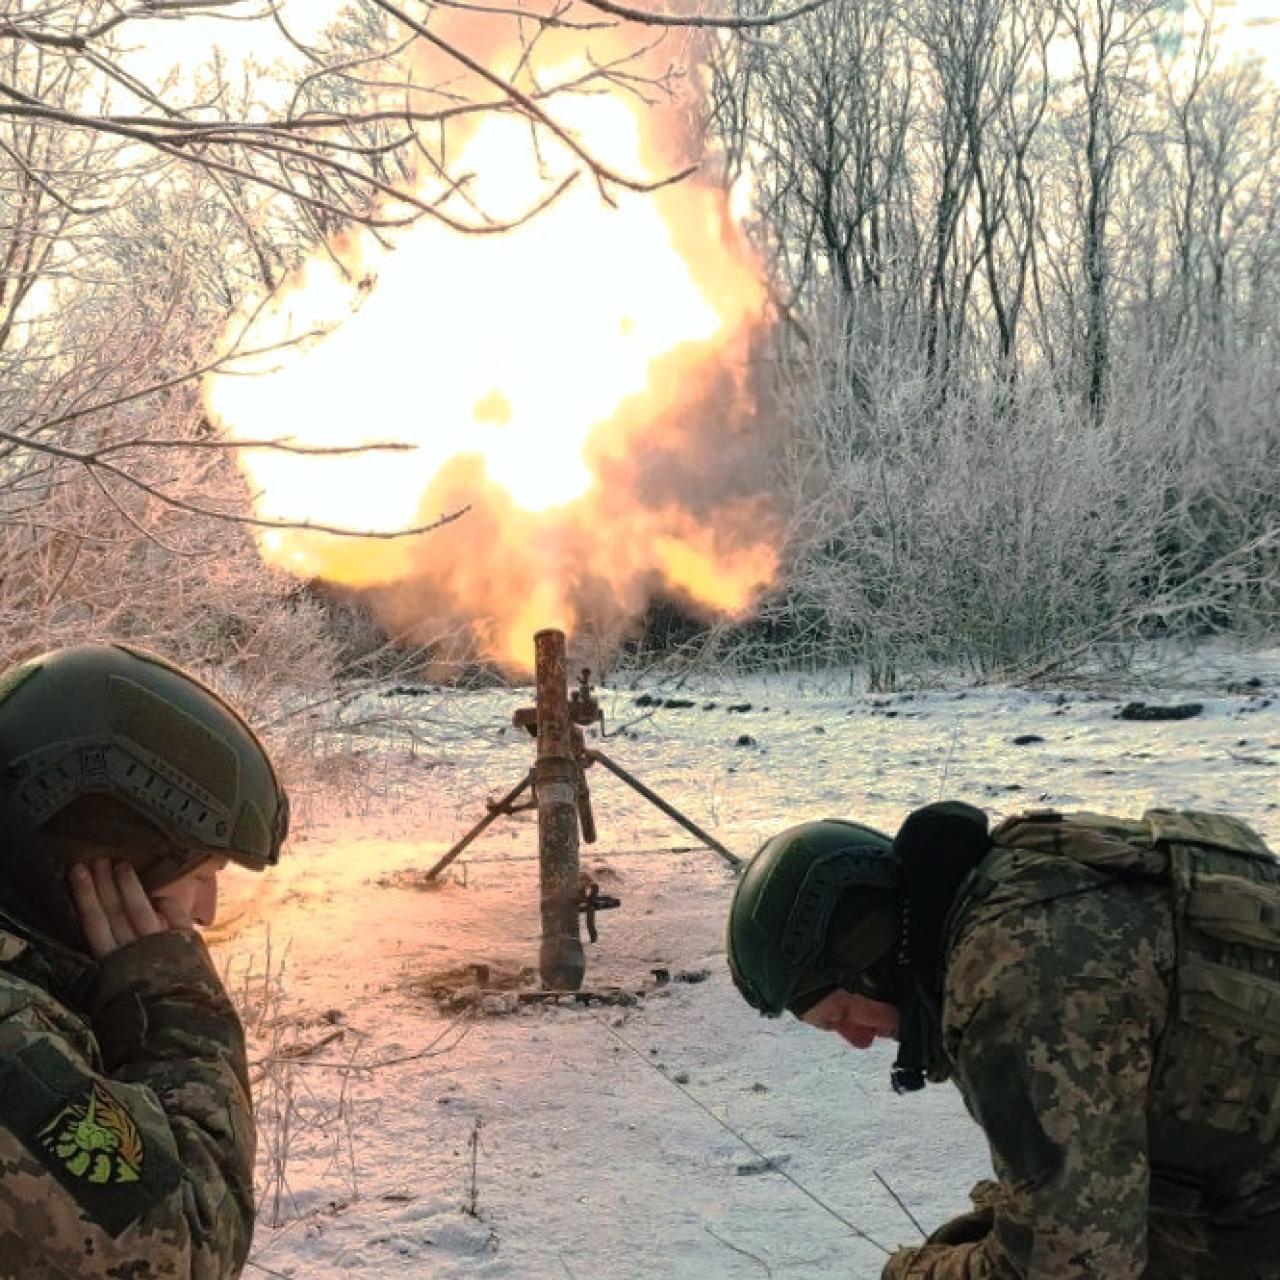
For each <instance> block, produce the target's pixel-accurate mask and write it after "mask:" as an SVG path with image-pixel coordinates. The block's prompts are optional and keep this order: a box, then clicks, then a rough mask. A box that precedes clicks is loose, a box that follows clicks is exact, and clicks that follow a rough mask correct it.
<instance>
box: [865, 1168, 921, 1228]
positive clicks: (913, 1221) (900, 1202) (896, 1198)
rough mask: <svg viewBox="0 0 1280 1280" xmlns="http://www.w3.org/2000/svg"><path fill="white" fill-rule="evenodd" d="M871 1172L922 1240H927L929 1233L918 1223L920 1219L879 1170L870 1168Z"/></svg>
mask: <svg viewBox="0 0 1280 1280" xmlns="http://www.w3.org/2000/svg"><path fill="white" fill-rule="evenodd" d="M871 1172H872V1173H873V1174H875V1177H876V1181H877V1182H878V1183H879V1184H880V1185H881V1186H882V1187H883V1188H884V1189H885V1190H886V1191H887V1192H888V1193H889V1194H890V1195H891V1196H892V1197H893V1202H894V1204H896V1205H897V1206H898V1208H899V1209H901V1210H902V1212H903V1213H905V1214H906V1215H907V1220H908V1221H909V1222H910V1223H911V1225H912V1226H913V1227H915V1229H916V1230H917V1231H918V1232H919V1233H920V1238H921V1239H922V1240H927V1239H928V1238H929V1233H928V1232H927V1231H926V1230H925V1229H924V1228H923V1227H922V1226H921V1225H920V1221H919V1219H918V1218H917V1217H916V1215H915V1214H914V1213H912V1212H911V1210H910V1209H908V1208H907V1206H906V1202H905V1201H904V1200H903V1199H902V1197H901V1196H900V1195H899V1194H898V1193H897V1192H896V1191H895V1190H894V1189H893V1188H892V1187H891V1186H890V1185H889V1183H888V1182H886V1181H885V1179H884V1178H883V1177H881V1175H880V1170H879V1169H872V1170H871Z"/></svg>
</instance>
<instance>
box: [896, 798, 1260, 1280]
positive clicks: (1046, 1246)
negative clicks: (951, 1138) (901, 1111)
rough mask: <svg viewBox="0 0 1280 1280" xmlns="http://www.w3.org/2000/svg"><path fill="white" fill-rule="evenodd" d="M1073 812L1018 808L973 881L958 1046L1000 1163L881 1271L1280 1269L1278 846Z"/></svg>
mask: <svg viewBox="0 0 1280 1280" xmlns="http://www.w3.org/2000/svg"><path fill="white" fill-rule="evenodd" d="M1159 812H1161V811H1153V813H1154V814H1158V813H1159ZM1151 816H1152V815H1148V817H1151ZM1171 817H1172V818H1187V817H1191V818H1195V817H1196V815H1171ZM1076 818H1079V819H1082V820H1085V819H1087V820H1088V822H1089V823H1092V826H1090V827H1089V828H1088V829H1087V830H1085V829H1084V827H1083V826H1082V828H1081V830H1080V831H1076V832H1074V833H1073V832H1072V831H1071V830H1070V828H1069V827H1068V826H1066V825H1063V826H1059V827H1058V828H1056V829H1054V828H1053V827H1052V826H1051V825H1049V824H1050V823H1051V822H1053V821H1056V822H1058V823H1063V821H1064V820H1063V819H1062V818H1061V816H1058V815H1053V816H1052V817H1051V816H1050V815H1043V816H1042V817H1033V818H1032V819H1030V823H1035V822H1043V823H1045V824H1046V825H1043V826H1040V827H1036V826H1033V825H1030V824H1029V822H1028V820H1014V821H1011V822H1010V823H1006V824H1005V825H1004V826H1003V827H1001V828H1000V829H999V830H998V831H997V832H996V834H995V839H996V847H995V848H993V850H992V852H991V853H989V854H988V855H987V857H986V859H984V861H983V862H982V863H981V864H980V865H979V866H978V868H977V869H976V871H975V872H974V873H973V875H972V876H971V878H970V880H969V881H968V882H967V883H966V885H965V886H963V887H962V890H961V893H960V896H959V897H958V899H957V902H956V905H955V907H954V909H953V912H952V916H951V923H950V928H949V935H948V944H947V950H946V959H945V972H944V980H943V991H942V995H943V1005H942V1027H941V1036H942V1043H943V1045H944V1046H945V1049H946V1053H947V1056H948V1058H949V1059H950V1063H951V1066H952V1071H953V1079H954V1080H955V1083H956V1084H957V1085H958V1086H959V1088H960V1090H961V1093H962V1095H963V1097H964V1101H965V1104H966V1106H967V1108H968V1109H969V1111H970V1113H971V1114H972V1115H973V1117H974V1118H975V1119H976V1120H977V1122H978V1123H979V1124H980V1125H981V1127H982V1129H983V1131H984V1133H985V1134H986V1137H987V1140H988V1142H989V1144H990V1148H991V1156H992V1164H993V1166H994V1169H995V1172H996V1174H997V1176H998V1178H999V1180H1000V1182H999V1186H998V1188H992V1189H991V1190H993V1191H994V1194H990V1192H989V1193H988V1195H987V1196H986V1197H985V1200H986V1204H985V1207H986V1208H987V1209H988V1210H993V1212H992V1214H991V1226H990V1230H989V1231H985V1232H984V1231H978V1232H975V1233H973V1234H970V1235H967V1236H964V1235H960V1236H957V1237H953V1238H958V1239H963V1240H966V1241H967V1242H966V1243H926V1244H925V1245H924V1246H922V1247H920V1248H915V1249H907V1250H903V1251H900V1252H899V1253H896V1254H894V1255H893V1257H892V1258H891V1259H890V1261H889V1262H888V1264H887V1265H886V1267H885V1269H884V1272H883V1275H884V1277H885V1280H905V1278H907V1277H911V1278H913V1280H916V1278H918V1280H1024V1278H1029V1280H1050V1278H1052V1280H1086V1277H1092V1278H1097V1277H1105V1278H1106V1280H1139V1278H1140V1277H1148V1278H1150V1277H1156V1276H1171V1277H1172V1276H1176V1277H1179V1280H1190V1278H1191V1277H1198V1276H1200V1275H1213V1276H1219V1277H1224V1278H1225V1277H1228V1276H1230V1277H1241V1278H1244V1277H1248V1278H1249V1280H1254V1278H1255V1277H1262V1276H1265V1277H1268V1278H1270V1277H1272V1276H1276V1277H1280V1194H1278V1192H1280V862H1277V861H1276V860H1275V859H1274V858H1273V857H1271V855H1270V854H1269V853H1268V851H1267V850H1266V847H1265V845H1263V844H1262V842H1261V841H1260V840H1258V839H1257V837H1256V835H1254V834H1253V833H1252V832H1249V831H1248V828H1245V827H1243V824H1239V829H1240V831H1241V832H1244V833H1246V834H1245V835H1244V836H1241V837H1240V838H1239V839H1237V841H1236V843H1237V845H1238V846H1239V847H1238V848H1237V849H1235V850H1230V849H1227V848H1215V847H1208V846H1203V845H1198V844H1196V843H1194V842H1191V843H1186V842H1184V843H1179V842H1178V840H1176V839H1175V840H1172V841H1169V840H1165V841H1161V840H1160V839H1158V838H1156V839H1153V838H1152V835H1151V831H1150V830H1146V831H1145V832H1144V831H1143V830H1142V829H1141V824H1140V823H1127V822H1123V821H1120V820H1114V819H1103V818H1097V817H1095V816H1094V815H1068V817H1067V818H1066V820H1065V822H1066V823H1067V824H1069V823H1071V822H1073V821H1074V820H1075V819H1076ZM1019 821H1021V822H1022V823H1023V825H1022V826H1021V827H1019V826H1017V822H1019ZM1144 821H1145V820H1144ZM1173 830H1174V835H1175V836H1176V835H1178V834H1179V832H1178V830H1177V828H1176V825H1175V827H1174V829H1173ZM1082 832H1083V834H1081V833H1082ZM1156 834H1157V837H1158V836H1159V831H1158V830H1157V832H1156ZM1182 834H1184V835H1186V834H1187V833H1186V832H1183V833H1182ZM1193 834H1194V833H1193ZM1232 838H1234V837H1232ZM1070 840H1076V841H1077V842H1079V841H1080V840H1083V841H1084V848H1085V853H1086V855H1087V856H1086V857H1085V858H1084V859H1083V860H1079V859H1077V858H1076V857H1069V856H1068V857H1064V856H1061V848H1059V847H1058V845H1061V844H1062V843H1063V842H1064V841H1070ZM1250 840H1251V841H1252V842H1253V843H1250ZM1090 842H1092V843H1090ZM1246 846H1248V847H1246ZM1201 926H1203V927H1201ZM987 1185H988V1187H989V1185H990V1184H987ZM1218 1228H1224V1229H1225V1231H1226V1235H1225V1236H1224V1239H1226V1240H1228V1241H1230V1242H1235V1243H1239V1244H1241V1245H1242V1246H1243V1250H1244V1253H1243V1260H1242V1261H1240V1263H1239V1264H1238V1266H1237V1265H1226V1264H1224V1263H1223V1262H1222V1261H1221V1255H1220V1254H1219V1252H1218V1248H1217V1237H1216V1236H1214V1235H1213V1231H1214V1230H1217V1229H1218ZM1232 1228H1234V1230H1233V1229H1232ZM975 1236H976V1237H977V1238H975ZM1169 1242H1172V1243H1169ZM1166 1245H1167V1248H1166ZM1233 1247H1234V1246H1233ZM1180 1251H1181V1252H1180ZM1211 1255H1212V1256H1211ZM1215 1259H1216V1261H1215Z"/></svg>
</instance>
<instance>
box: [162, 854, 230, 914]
mask: <svg viewBox="0 0 1280 1280" xmlns="http://www.w3.org/2000/svg"><path fill="white" fill-rule="evenodd" d="M226 865H227V860H226V858H224V857H222V856H220V855H219V856H216V857H211V858H206V859H205V861H204V862H202V863H200V865H199V866H198V867H192V869H191V870H190V871H188V872H187V873H186V874H185V875H182V876H179V877H178V879H176V880H172V881H170V882H169V883H168V884H167V885H165V886H164V888H163V889H157V890H156V891H155V892H154V893H153V894H152V895H151V901H152V902H154V903H155V904H156V907H157V910H159V909H160V904H161V903H163V902H167V903H169V904H171V907H172V908H174V909H176V911H177V912H180V913H181V914H180V916H179V917H178V918H183V917H185V918H186V919H188V920H190V921H191V923H192V924H198V925H202V926H207V925H211V924H212V923H213V922H214V920H215V919H216V918H217V915H218V872H219V871H221V870H222V869H223V868H224V867H225V866H226ZM164 914H165V915H166V916H167V917H168V918H169V919H174V918H175V916H174V915H173V914H172V913H171V912H165V913H164Z"/></svg>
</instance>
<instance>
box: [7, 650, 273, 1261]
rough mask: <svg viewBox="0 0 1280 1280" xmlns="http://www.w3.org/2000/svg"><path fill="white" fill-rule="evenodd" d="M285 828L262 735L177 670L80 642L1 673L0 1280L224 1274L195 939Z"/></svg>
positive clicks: (219, 1102) (238, 1225)
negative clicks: (232, 876)
mask: <svg viewBox="0 0 1280 1280" xmlns="http://www.w3.org/2000/svg"><path fill="white" fill-rule="evenodd" d="M287 828H288V802H287V798H286V796H285V793H284V790H283V789H282V788H281V786H280V784H279V782H278V780H277V778H276V775H275V772H274V770H273V769H272V766H271V763H270V761H269V760H268V758H267V756H266V753H265V752H264V750H263V748H262V745H261V743H260V742H259V741H258V739H257V738H256V737H255V735H254V734H253V732H252V730H251V729H250V728H249V727H248V725H247V724H245V722H244V721H243V720H242V719H241V717H240V716H239V715H238V713H237V712H236V711H234V710H233V709H232V708H231V707H230V706H229V705H228V704H227V703H226V702H225V701H224V700H223V699H222V698H220V697H219V696H218V695H217V694H215V693H214V692H213V691H212V690H210V689H208V688H206V687H205V686H204V685H202V684H201V683H199V682H198V681H197V680H195V679H193V678H192V677H190V676H189V675H187V674H186V673H185V672H183V671H181V670H179V669H178V668H176V667H173V666H171V665H170V664H168V663H166V662H164V661H162V660H161V659H159V658H156V657H154V656H153V655H151V654H147V653H142V652H140V651H136V650H132V649H128V648H125V647H123V646H118V645H84V646H77V647H74V648H69V649H61V650H57V651H54V652H52V653H47V654H44V655H43V656H41V657H38V658H35V659H32V660H31V661H29V662H25V663H23V664H21V665H19V666H16V667H13V668H11V669H10V670H8V671H6V672H4V673H3V675H0V836H2V837H3V840H4V851H3V856H0V1280H19V1278H20V1280H43V1278H44V1277H49V1278H52V1277H66V1276H76V1277H77V1278H78V1280H97V1278H98V1277H102V1278H103V1280H106V1278H107V1277H112V1278H115V1277H122V1276H137V1277H142V1276H146V1277H148V1280H162V1278H165V1277H175V1278H180V1280H226V1278H229V1277H233V1276H237V1275H239V1274H240V1271H241V1268H242V1267H243V1265H244V1261H245V1258H246V1255H247V1254H248V1251H249V1244H250V1239H251V1236H252V1231H253V1212H254V1197H253V1157H254V1143H255V1133H254V1126H253V1114H252V1110H251V1106H250V1100H249V1087H248V1081H247V1074H246V1065H245V1053H244V1033H243V1028H242V1027H241V1024H240V1020H239V1018H238V1017H237V1016H236V1013H235V1010H234V1009H233V1008H232V1006H231V1002H230V1000H229V999H228V997H227V994H226V991H225V990H224V989H223V986H222V983H221V982H220V981H219V978H218V975H217V973H216V971H215V970H214V968H213V965H212V963H211V962H210V959H209V955H208V952H207V951H206V949H205V946H204V943H203V942H202V941H201V939H200V936H199V934H198V933H197V932H196V930H195V926H198V925H203V924H210V923H212V921H213V917H214V914H215V912H216V909H217V876H218V872H219V871H220V870H221V869H222V868H223V867H225V866H226V864H227V862H228V860H230V861H233V862H236V863H239V864H241V865H243V866H246V867H250V868H253V869H255V870H261V869H263V868H264V867H266V866H269V865H272V864H274V863H275V862H276V860H277V857H278V855H279V851H280V845H281V843H282V842H283V840H284V838H285V834H286V831H287Z"/></svg>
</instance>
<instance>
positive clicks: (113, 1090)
mask: <svg viewBox="0 0 1280 1280" xmlns="http://www.w3.org/2000/svg"><path fill="white" fill-rule="evenodd" d="M147 1105H148V1104H147V1102H146V1101H145V1099H144V1098H143V1097H141V1096H140V1098H139V1101H138V1102H137V1103H134V1102H133V1100H132V1098H130V1094H129V1091H128V1090H126V1089H124V1088H120V1087H116V1085H115V1083H114V1082H113V1081H111V1080H107V1079H103V1078H102V1077H100V1076H96V1075H93V1074H90V1073H89V1072H86V1071H85V1070H84V1064H83V1062H81V1061H78V1060H77V1059H76V1058H75V1056H74V1055H72V1054H70V1053H69V1052H68V1051H67V1047H66V1046H65V1045H64V1044H60V1043H59V1042H58V1039H57V1037H56V1036H54V1035H51V1034H46V1035H35V1036H33V1035H31V1033H30V1031H29V1029H21V1028H17V1027H14V1026H5V1025H4V1024H3V1023H2V1022H0V1125H3V1126H4V1127H5V1128H7V1129H8V1130H9V1131H10V1132H11V1133H12V1134H14V1136H15V1137H17V1138H18V1139H19V1140H20V1141H21V1142H22V1144H23V1145H24V1146H25V1147H26V1149H27V1151H28V1152H30V1154H31V1157H32V1159H34V1160H35V1161H37V1162H38V1163H39V1164H40V1166H41V1167H42V1168H44V1169H46V1170H48V1173H49V1177H50V1178H51V1179H52V1180H53V1181H54V1182H56V1183H58V1184H59V1185H60V1186H61V1187H62V1188H63V1190H64V1191H65V1192H66V1193H67V1194H69V1195H70V1197H71V1198H72V1200H73V1201H74V1202H75V1204H76V1206H77V1208H78V1209H79V1211H80V1213H81V1214H83V1216H84V1218H85V1220H86V1221H88V1222H93V1223H96V1224H97V1225H98V1226H100V1227H102V1228H103V1229H105V1230H106V1231H107V1232H108V1233H109V1234H111V1235H113V1236H118V1235H120V1233H121V1232H122V1231H124V1230H125V1229H126V1228H127V1227H128V1226H129V1225H130V1224H131V1223H134V1222H136V1221H137V1220H138V1219H139V1218H140V1217H142V1216H143V1215H144V1214H151V1213H155V1212H156V1210H157V1208H158V1206H160V1205H162V1204H163V1203H164V1202H165V1201H166V1200H168V1199H169V1197H171V1196H173V1194H174V1193H175V1192H176V1191H177V1189H178V1187H179V1186H180V1185H181V1181H182V1167H181V1165H180V1164H179V1162H178V1160H177V1158H176V1153H175V1152H174V1151H173V1149H172V1147H171V1146H170V1145H169V1144H167V1143H166V1142H165V1140H164V1137H163V1135H162V1134H160V1132H159V1131H158V1129H157V1121H158V1119H159V1118H160V1117H159V1114H142V1113H140V1112H139V1111H138V1108H139V1107H146V1106H147ZM153 1110H154V1104H153ZM50 1191H51V1192H53V1191H54V1188H52V1187H51V1188H50Z"/></svg>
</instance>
